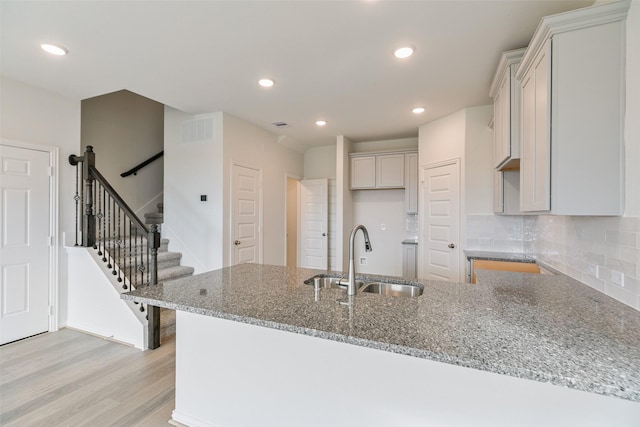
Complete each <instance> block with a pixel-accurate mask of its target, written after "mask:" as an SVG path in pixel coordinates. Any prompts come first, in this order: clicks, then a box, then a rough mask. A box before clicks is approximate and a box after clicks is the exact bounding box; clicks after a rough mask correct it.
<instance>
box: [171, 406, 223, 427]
mask: <svg viewBox="0 0 640 427" xmlns="http://www.w3.org/2000/svg"><path fill="white" fill-rule="evenodd" d="M171 419H172V421H173V422H171V421H170V422H169V423H170V424H172V425H177V426H186V427H223V426H221V425H217V424H210V423H208V422H206V421H203V420H201V419H198V418H195V417H192V416H189V415H186V414H183V413H180V412H178V411H175V410H174V411H173V412H172V413H171ZM174 422H175V423H177V424H174Z"/></svg>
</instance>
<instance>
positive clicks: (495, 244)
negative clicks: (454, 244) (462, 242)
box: [466, 215, 525, 253]
mask: <svg viewBox="0 0 640 427" xmlns="http://www.w3.org/2000/svg"><path fill="white" fill-rule="evenodd" d="M524 235H525V234H524V218H523V217H521V216H501V215H467V246H466V249H471V250H480V251H496V252H518V253H521V252H524Z"/></svg>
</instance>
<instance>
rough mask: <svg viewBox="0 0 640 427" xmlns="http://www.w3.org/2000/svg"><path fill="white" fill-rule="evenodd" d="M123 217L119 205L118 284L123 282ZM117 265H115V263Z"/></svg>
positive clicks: (114, 272)
mask: <svg viewBox="0 0 640 427" xmlns="http://www.w3.org/2000/svg"><path fill="white" fill-rule="evenodd" d="M121 216H122V210H121V209H120V205H118V240H116V244H117V245H118V246H117V247H116V254H117V255H116V258H117V261H118V267H119V268H118V282H122V273H121V272H122V230H121V229H120V227H121V226H122V225H121V223H120V217H121ZM114 264H115V263H114ZM113 274H116V270H115V269H114V270H113Z"/></svg>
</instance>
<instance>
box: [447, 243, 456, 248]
mask: <svg viewBox="0 0 640 427" xmlns="http://www.w3.org/2000/svg"><path fill="white" fill-rule="evenodd" d="M448 246H449V249H454V248H455V247H456V245H455V244H454V243H449V245H448Z"/></svg>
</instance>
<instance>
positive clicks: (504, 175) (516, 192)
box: [493, 170, 522, 215]
mask: <svg viewBox="0 0 640 427" xmlns="http://www.w3.org/2000/svg"><path fill="white" fill-rule="evenodd" d="M493 212H494V213H496V214H503V215H521V214H522V212H521V211H520V173H519V171H517V170H515V171H514V170H505V171H498V170H496V171H494V177H493Z"/></svg>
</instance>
